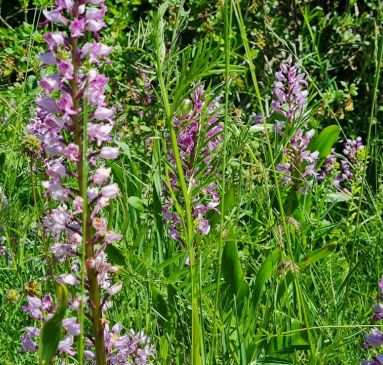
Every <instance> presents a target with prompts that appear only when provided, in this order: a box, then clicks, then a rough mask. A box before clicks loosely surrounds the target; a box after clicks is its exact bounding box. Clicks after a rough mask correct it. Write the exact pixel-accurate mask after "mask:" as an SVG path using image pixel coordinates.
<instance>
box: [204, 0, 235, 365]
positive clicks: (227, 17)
mask: <svg viewBox="0 0 383 365" xmlns="http://www.w3.org/2000/svg"><path fill="white" fill-rule="evenodd" d="M231 15H232V8H231V0H225V4H224V41H225V109H224V121H223V143H222V183H221V184H222V189H221V190H222V198H221V219H220V229H219V241H218V268H217V278H216V288H215V300H214V311H213V313H214V322H213V336H212V345H211V350H210V354H211V356H210V361H209V363H210V364H213V361H212V360H213V359H212V357H213V356H214V349H215V346H216V336H217V316H218V301H219V290H220V284H221V266H222V251H223V227H224V214H225V193H226V160H227V156H226V143H227V124H228V120H229V94H230V36H231Z"/></svg>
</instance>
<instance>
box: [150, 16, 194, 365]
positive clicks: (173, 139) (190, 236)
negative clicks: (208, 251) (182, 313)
mask: <svg viewBox="0 0 383 365" xmlns="http://www.w3.org/2000/svg"><path fill="white" fill-rule="evenodd" d="M160 21H161V20H160ZM157 41H158V44H157V47H156V49H157V55H156V58H157V60H156V61H157V77H158V82H159V85H160V89H161V94H162V99H163V104H164V108H165V119H166V124H167V126H168V128H169V132H170V143H171V147H172V149H173V152H174V161H175V164H176V169H177V174H178V179H179V183H180V185H181V191H182V194H183V198H184V205H185V218H186V225H185V224H184V226H185V227H186V229H185V243H186V246H187V248H188V253H189V260H190V277H191V287H192V293H191V294H192V353H191V364H192V365H200V364H201V350H200V348H201V342H200V341H201V338H200V321H199V308H198V297H199V287H198V283H197V280H196V278H197V274H198V271H197V270H198V266H197V265H196V259H195V250H194V246H193V243H194V228H193V217H192V210H191V202H190V194H189V191H188V187H187V185H186V180H185V175H184V172H183V168H182V162H181V158H180V153H179V149H178V144H177V135H176V132H175V129H174V125H173V113H172V109H171V105H170V102H169V96H168V92H167V89H166V85H165V81H164V78H163V74H162V72H163V71H162V63H163V60H162V55H161V50H162V48H163V47H162V45H163V40H162V39H158V40H157ZM184 222H185V220H184Z"/></svg>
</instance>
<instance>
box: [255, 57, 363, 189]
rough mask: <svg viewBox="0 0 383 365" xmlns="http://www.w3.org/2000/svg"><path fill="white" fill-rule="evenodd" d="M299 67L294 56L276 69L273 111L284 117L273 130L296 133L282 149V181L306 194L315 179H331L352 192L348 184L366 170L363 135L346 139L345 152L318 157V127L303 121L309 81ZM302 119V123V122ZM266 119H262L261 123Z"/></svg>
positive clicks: (279, 168)
mask: <svg viewBox="0 0 383 365" xmlns="http://www.w3.org/2000/svg"><path fill="white" fill-rule="evenodd" d="M298 69H299V66H298V65H293V64H292V57H291V56H289V57H288V59H287V61H286V62H284V63H282V64H281V65H280V69H279V71H278V72H276V74H275V77H276V81H275V84H274V90H273V94H274V100H273V102H272V104H271V106H272V108H273V110H274V112H275V113H277V114H278V115H280V116H282V117H283V118H284V120H276V122H275V124H274V125H273V130H274V131H275V132H276V136H278V137H284V136H285V135H286V133H287V132H288V131H292V132H293V135H292V137H290V138H289V140H288V141H287V144H286V145H285V147H284V149H283V154H282V162H281V163H280V164H278V165H277V168H276V169H277V171H278V172H280V173H281V175H282V182H283V184H284V185H286V186H291V187H292V188H293V189H294V190H296V191H299V192H300V193H302V194H307V192H308V190H309V188H310V186H311V185H312V183H313V182H314V181H315V180H316V181H318V182H322V181H324V180H325V179H326V177H329V178H331V180H332V181H331V183H332V185H333V186H334V187H335V188H336V189H337V190H339V191H342V192H344V193H349V190H348V188H347V183H348V182H350V181H352V180H353V179H357V180H358V179H360V175H361V174H362V170H364V169H363V166H362V165H363V160H364V156H363V152H364V146H363V143H362V138H361V137H357V138H356V139H355V140H351V139H347V140H346V144H345V147H344V149H343V155H338V156H336V155H335V149H333V151H332V154H330V155H328V156H327V157H326V158H325V159H324V161H322V160H321V159H320V158H319V152H318V151H312V150H310V142H311V141H312V139H313V137H314V135H315V130H314V129H311V130H308V128H307V122H306V121H305V120H304V119H305V118H303V117H304V111H305V108H306V103H307V95H308V94H307V90H304V87H306V86H307V81H306V80H305V78H304V74H302V73H298ZM302 120H303V122H302ZM260 122H263V121H262V119H261V120H259V118H258V123H260Z"/></svg>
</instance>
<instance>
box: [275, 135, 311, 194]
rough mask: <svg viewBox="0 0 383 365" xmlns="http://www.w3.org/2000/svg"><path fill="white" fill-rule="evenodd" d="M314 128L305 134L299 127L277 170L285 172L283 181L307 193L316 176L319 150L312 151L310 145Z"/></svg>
mask: <svg viewBox="0 0 383 365" xmlns="http://www.w3.org/2000/svg"><path fill="white" fill-rule="evenodd" d="M314 133H315V131H314V130H313V129H312V130H310V131H308V132H306V133H305V134H304V131H303V130H302V129H299V130H298V131H297V132H296V133H295V135H294V137H293V138H292V139H291V140H290V141H289V143H288V144H287V146H286V147H285V149H284V153H283V161H284V162H283V163H280V164H279V165H278V166H277V171H279V172H281V173H282V174H283V182H284V184H286V185H291V186H293V187H294V188H295V189H296V190H299V191H300V192H301V193H303V194H305V193H306V192H307V189H308V187H309V186H310V183H311V180H312V178H314V177H316V176H317V174H318V172H317V162H318V157H319V152H318V151H314V152H310V151H309V150H308V145H309V143H310V140H311V139H312V137H313V136H314Z"/></svg>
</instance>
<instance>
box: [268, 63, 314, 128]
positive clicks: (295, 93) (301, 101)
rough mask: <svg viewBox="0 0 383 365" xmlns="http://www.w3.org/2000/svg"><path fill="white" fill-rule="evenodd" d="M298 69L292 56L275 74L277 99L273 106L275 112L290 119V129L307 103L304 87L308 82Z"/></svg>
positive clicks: (275, 94) (274, 91) (275, 95)
mask: <svg viewBox="0 0 383 365" xmlns="http://www.w3.org/2000/svg"><path fill="white" fill-rule="evenodd" d="M298 68H299V66H298V65H292V57H291V55H290V56H289V57H288V58H287V60H286V62H285V63H281V65H280V68H279V71H278V72H276V73H275V77H276V81H275V84H274V90H273V94H274V97H275V99H274V100H273V102H272V104H271V106H272V108H273V109H274V111H275V112H277V113H279V114H281V115H282V116H284V117H285V118H287V119H288V121H289V126H290V127H291V126H292V124H293V121H294V119H295V118H296V117H297V116H299V114H301V113H302V112H303V110H304V107H305V105H306V101H307V90H303V87H306V86H307V81H306V80H305V79H304V74H303V73H300V74H299V73H298Z"/></svg>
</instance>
